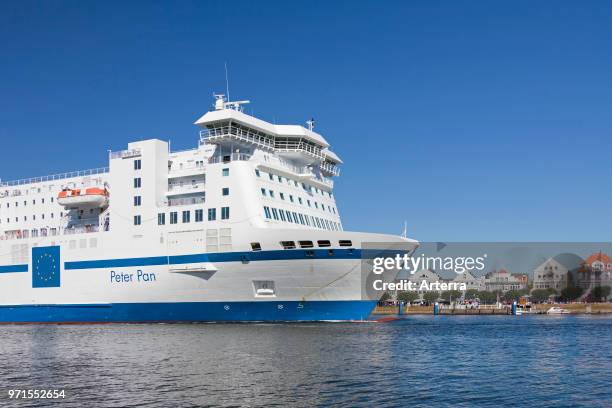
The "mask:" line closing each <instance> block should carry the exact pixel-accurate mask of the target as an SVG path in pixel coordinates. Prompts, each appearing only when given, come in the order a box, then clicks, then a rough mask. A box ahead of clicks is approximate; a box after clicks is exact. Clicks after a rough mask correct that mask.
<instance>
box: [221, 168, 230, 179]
mask: <svg viewBox="0 0 612 408" xmlns="http://www.w3.org/2000/svg"><path fill="white" fill-rule="evenodd" d="M221 175H222V176H223V177H227V176H229V169H228V168H227V167H226V168H224V169H222V170H221Z"/></svg>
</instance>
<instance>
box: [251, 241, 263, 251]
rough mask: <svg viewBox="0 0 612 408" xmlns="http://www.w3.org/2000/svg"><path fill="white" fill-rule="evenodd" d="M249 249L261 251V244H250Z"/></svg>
mask: <svg viewBox="0 0 612 408" xmlns="http://www.w3.org/2000/svg"><path fill="white" fill-rule="evenodd" d="M251 249H252V250H253V251H261V244H260V243H259V242H251Z"/></svg>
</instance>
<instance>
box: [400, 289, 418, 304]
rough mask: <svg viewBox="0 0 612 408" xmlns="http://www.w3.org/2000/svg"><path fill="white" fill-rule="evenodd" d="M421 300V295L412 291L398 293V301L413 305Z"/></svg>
mask: <svg viewBox="0 0 612 408" xmlns="http://www.w3.org/2000/svg"><path fill="white" fill-rule="evenodd" d="M418 298H419V294H418V293H417V292H415V291H412V290H405V291H402V292H398V293H397V300H399V301H400V302H406V303H412V302H414V301H415V300H417V299H418Z"/></svg>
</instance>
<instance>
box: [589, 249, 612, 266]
mask: <svg viewBox="0 0 612 408" xmlns="http://www.w3.org/2000/svg"><path fill="white" fill-rule="evenodd" d="M596 261H600V262H602V263H604V264H608V263H612V258H610V257H609V256H608V255H606V254H604V253H603V252H601V251H599V252H594V253H593V254H591V256H589V257H588V258H587V259H586V261H584V263H585V264H586V265H589V266H590V265H592V264H593V262H596Z"/></svg>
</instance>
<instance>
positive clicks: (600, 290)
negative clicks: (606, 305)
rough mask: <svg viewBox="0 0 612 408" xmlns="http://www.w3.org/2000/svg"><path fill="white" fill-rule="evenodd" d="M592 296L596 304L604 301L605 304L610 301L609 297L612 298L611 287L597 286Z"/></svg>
mask: <svg viewBox="0 0 612 408" xmlns="http://www.w3.org/2000/svg"><path fill="white" fill-rule="evenodd" d="M591 295H592V296H593V300H594V301H596V302H601V301H604V302H605V301H606V300H607V299H608V296H610V287H609V286H597V287H596V288H593V291H592V292H591Z"/></svg>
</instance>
